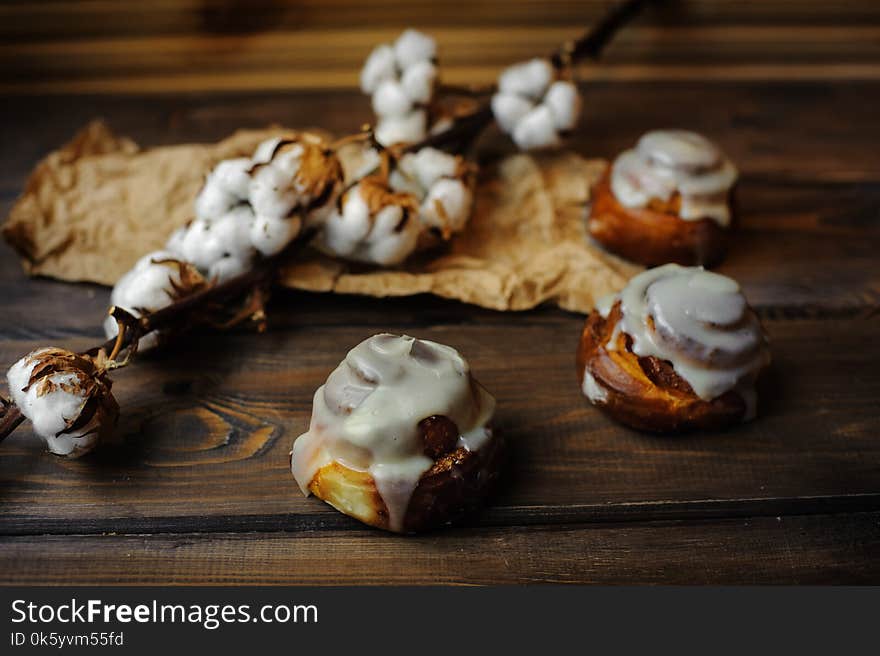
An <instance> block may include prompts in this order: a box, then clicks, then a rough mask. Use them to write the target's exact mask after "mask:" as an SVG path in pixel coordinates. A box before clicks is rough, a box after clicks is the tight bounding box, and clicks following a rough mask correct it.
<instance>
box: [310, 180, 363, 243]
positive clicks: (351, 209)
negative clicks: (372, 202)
mask: <svg viewBox="0 0 880 656" xmlns="http://www.w3.org/2000/svg"><path fill="white" fill-rule="evenodd" d="M371 227H372V222H371V221H370V208H369V207H368V206H367V203H366V201H365V200H364V198H363V196H361V194H360V186H359V185H358V186H355V187H354V188H353V189H351V190H350V191H349V192H348V194H346V196H345V199H344V201H343V203H342V211H341V212H334V213H333V214H331V215H330V217H329V218H328V219H327V222H326V223H325V225H324V230H323V232H322V239H323V242H324V246H325V247H326V249H327V250H329V251H330V252H331V253H333V254H335V255H341V256H343V257H347V256H350V255H351V254H352V253H354V251H355V249H356V248H357V246H358V244H359V243H360V242H361V241H363V240H364V239H365V238H366V237H367V235H368V234H369V232H370V228H371Z"/></svg>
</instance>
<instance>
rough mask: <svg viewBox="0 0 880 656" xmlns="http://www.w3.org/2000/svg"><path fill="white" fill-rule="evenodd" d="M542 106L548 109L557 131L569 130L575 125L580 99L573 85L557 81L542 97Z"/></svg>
mask: <svg viewBox="0 0 880 656" xmlns="http://www.w3.org/2000/svg"><path fill="white" fill-rule="evenodd" d="M543 104H544V105H547V107H549V108H550V111H551V113H552V114H553V124H554V125H555V126H556V129H557V130H559V131H564V130H571V129H572V128H573V127H574V126H575V124H577V120H578V117H579V116H580V113H581V97H580V94H579V93H578V90H577V87H576V86H575V85H574V84H573V83H571V82H568V81H564V80H559V81H557V82H554V83H553V84H551V85H550V88H549V89H547V93H546V94H545V95H544V100H543Z"/></svg>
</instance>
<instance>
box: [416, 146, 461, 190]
mask: <svg viewBox="0 0 880 656" xmlns="http://www.w3.org/2000/svg"><path fill="white" fill-rule="evenodd" d="M413 165H414V168H415V173H416V176H417V177H418V181H419V184H420V185H421V186H422V188H423V189H429V188H430V187H431V185H433V184H434V183H435V182H436V181H437V180H439V179H440V178H451V177H453V176H454V175H455V174H456V172H457V170H458V160H457V159H456V158H455V157H454V156H453V155H450V154H449V153H444V152H443V151H442V150H437V149H436V148H422V149H421V150H419V151H418V152H417V153H415V155H414V158H413Z"/></svg>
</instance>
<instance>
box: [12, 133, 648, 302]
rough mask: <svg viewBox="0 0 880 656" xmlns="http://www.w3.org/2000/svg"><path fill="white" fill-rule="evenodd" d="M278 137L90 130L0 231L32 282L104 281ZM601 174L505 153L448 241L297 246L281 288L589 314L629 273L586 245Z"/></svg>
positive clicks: (572, 162) (30, 184) (57, 157)
mask: <svg viewBox="0 0 880 656" xmlns="http://www.w3.org/2000/svg"><path fill="white" fill-rule="evenodd" d="M280 132H283V129H281V128H269V129H266V130H242V131H239V132H236V133H235V134H233V135H232V136H231V137H229V138H227V139H224V140H223V141H221V142H219V143H217V144H184V145H178V146H166V147H159V148H152V149H148V150H141V149H140V148H138V146H137V145H136V144H135V143H134V142H132V141H131V140H129V139H126V138H121V137H117V136H116V135H114V134H113V133H112V132H111V131H110V130H109V129H108V128H107V127H106V126H105V125H104V124H103V123H101V122H95V123H92V124H91V125H89V126H88V127H86V128H85V129H83V130H82V132H80V133H79V134H78V135H77V136H76V137H75V138H74V139H73V140H72V141H71V142H70V143H69V144H67V145H66V146H64V147H63V148H61V149H60V150H58V151H55V152H53V153H51V154H50V155H49V156H48V157H46V158H45V159H44V160H43V161H42V162H40V164H39V165H38V166H37V167H36V169H35V170H34V171H33V173H32V174H31V176H30V178H29V179H28V181H27V184H26V186H25V189H24V193H23V194H22V196H21V198H20V199H19V200H18V201H17V202H16V204H15V206H14V207H13V208H12V211H11V212H10V215H9V218H8V220H7V222H6V224H5V225H4V227H3V235H4V237H5V238H6V240H7V241H8V242H9V243H10V244H12V245H13V247H14V248H15V249H16V250H17V251H18V253H19V254H20V255H21V256H22V258H23V264H24V267H25V269H26V270H27V271H28V272H29V273H31V274H39V275H45V276H51V277H54V278H60V279H62V280H70V281H91V282H98V283H103V284H107V285H112V284H113V283H114V282H115V281H116V280H117V279H118V278H119V277H120V276H122V274H123V273H125V272H126V271H128V269H129V268H131V266H132V265H133V264H134V262H135V261H136V260H137V259H138V258H139V257H140V256H141V255H143V254H145V253H147V252H149V251H151V250H156V249H159V248H161V247H162V246H163V245H164V243H165V240H166V239H167V237H168V236H169V235H170V234H171V233H172V232H173V231H174V230H175V229H176V228H177V227H179V226H181V225H183V224H184V223H186V221H187V220H189V219H190V218H192V205H193V199H194V198H195V196H196V194H197V193H198V191H199V189H200V187H201V185H202V182H203V180H204V177H205V175H206V174H207V172H208V171H209V170H210V169H211V168H212V167H213V166H214V165H215V164H216V163H217V162H218V161H219V160H221V159H225V158H229V157H240V156H248V155H250V154H251V153H252V152H253V150H254V148H255V147H256V145H257V144H258V143H260V142H261V141H263V140H264V139H267V138H269V137H270V136H273V135H275V134H278V133H280ZM604 166H605V163H604V162H602V161H599V160H586V159H583V158H581V157H579V156H577V155H575V154H572V153H563V154H558V155H554V156H549V155H548V156H541V157H537V158H535V157H532V156H528V155H515V156H512V157H509V158H507V159H505V160H503V161H502V162H500V163H499V164H498V165H497V166H495V167H492V168H491V169H490V170H488V171H483V172H482V173H481V176H480V181H479V184H478V188H477V192H476V207H475V212H474V215H473V216H472V218H471V220H470V222H469V224H468V226H467V228H466V229H465V231H464V232H463V233H462V234H460V235H458V236H456V237H455V238H454V240H453V241H452V243H451V244H450V245H448V246H445V247H443V248H440V249H437V250H434V251H431V252H427V253H422V254H418V255H416V256H414V257H413V258H411V260H410V261H408V262H407V263H405V265H404V266H402V267H401V268H399V269H394V270H389V269H369V268H366V267H364V266H362V265H355V264H351V263H347V262H342V261H339V260H334V259H332V258H329V257H326V256H324V255H321V254H319V253H317V252H311V251H309V252H307V253H306V254H305V255H301V256H300V257H299V258H298V259H297V261H296V262H294V263H292V264H291V265H288V266H287V267H285V269H284V270H283V271H282V275H281V281H282V283H283V284H284V285H286V286H289V287H292V288H296V289H305V290H311V291H328V292H329V291H333V292H339V293H347V294H368V295H372V296H406V295H411V294H419V293H426V292H427V293H432V294H436V295H438V296H443V297H446V298H452V299H458V300H461V301H464V302H466V303H473V304H476V305H481V306H483V307H487V308H492V309H496V310H525V309H528V308H532V307H534V306H536V305H538V304H540V303H543V302H548V301H549V302H554V303H556V304H558V305H559V306H560V307H563V308H565V309H567V310H572V311H576V312H589V311H590V310H591V309H592V306H593V303H594V301H595V300H596V299H598V298H599V297H601V296H603V295H605V294H607V293H609V292H615V291H618V290H620V289H621V288H622V287H623V286H624V285H625V284H626V281H627V280H628V279H629V278H630V277H631V276H632V275H634V274H635V273H636V272H637V271H638V267H636V266H634V265H632V264H629V263H627V262H624V261H623V260H620V259H618V258H616V257H614V256H612V255H609V254H607V253H605V252H604V251H602V250H601V249H599V248H598V247H597V246H594V245H593V244H591V243H589V241H588V239H587V235H586V231H585V225H584V214H585V206H586V204H587V202H588V200H589V189H590V185H591V184H592V183H593V182H594V181H595V180H596V178H597V177H598V176H599V175H600V174H601V172H602V170H603V168H604Z"/></svg>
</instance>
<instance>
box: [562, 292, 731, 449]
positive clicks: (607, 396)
mask: <svg viewBox="0 0 880 656" xmlns="http://www.w3.org/2000/svg"><path fill="white" fill-rule="evenodd" d="M619 319H620V303H619V302H618V303H615V304H614V307H613V308H612V309H611V312H610V313H609V315H608V318H607V319H605V318H603V317H602V316H601V315H600V314H599V313H598V312H593V313H592V314H590V316H589V317H587V322H586V324H585V325H584V330H583V333H582V334H581V341H580V346H579V348H578V354H577V368H578V376H579V377H580V380H581V381H582V382H583V378H584V373H585V372H587V373H589V374H590V375H591V376H593V378H594V379H595V381H596V383H597V384H598V385H599V386H600V387H601V389H602V390H603V392H604V394H603V397H604V398H602V399H601V400H599V399H597V400H594V401H593V402H594V404H595V405H596V406H597V407H599V408H600V409H602V410H603V411H604V412H606V413H607V414H608V415H610V416H611V417H612V418H614V419H616V420H617V421H619V422H620V423H622V424H626V425H627V426H631V427H633V428H636V429H639V430H644V431H649V432H654V433H673V432H680V431H686V430H692V429H707V430H711V429H719V428H724V427H727V426H731V425H733V424H736V423H739V422H740V421H742V420H743V418H744V416H745V414H746V403H745V400H744V399H743V398H742V397H741V396H740V395H739V394H738V393H737V392H735V391H733V390H731V391H729V392H727V393H725V394H723V395H722V396H720V397H718V398H716V399H712V400H711V401H704V400H703V399H701V398H700V397H698V396H697V395H696V394H695V393H694V391H693V390H692V389H691V386H690V385H689V384H688V383H687V381H686V380H684V379H683V378H681V377H680V376H679V375H678V374H677V373H676V372H675V370H674V369H673V368H672V365H671V364H670V363H668V362H666V361H664V360H660V359H658V358H655V357H641V358H640V357H639V356H637V355H636V354H634V353H632V351H631V350H630V346H631V345H630V341H631V340H630V338H629V336H628V335H626V333H623V332H620V333H619V334H618V335H617V337H616V339H617V340H618V341H617V347H616V349H615V350H608V349H607V348H606V344H608V341H609V340H610V339H612V336H613V334H614V326H615V325H616V324H617V322H618V320H619Z"/></svg>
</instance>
